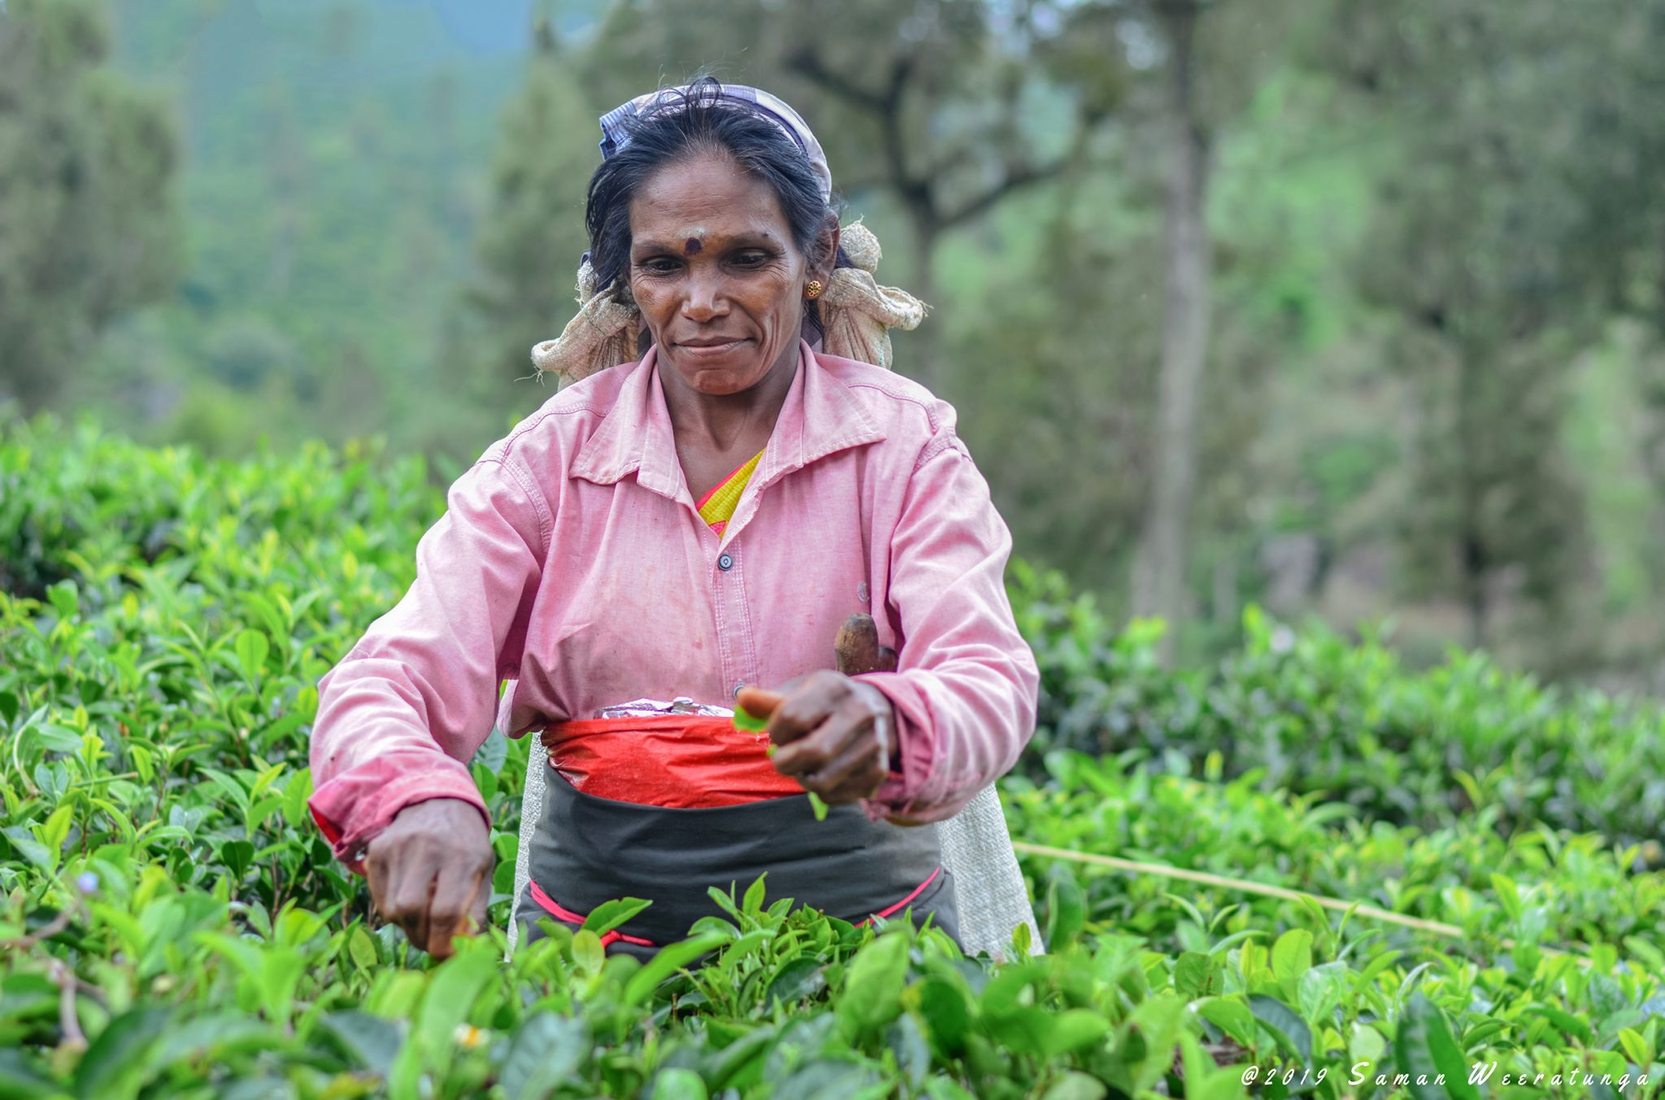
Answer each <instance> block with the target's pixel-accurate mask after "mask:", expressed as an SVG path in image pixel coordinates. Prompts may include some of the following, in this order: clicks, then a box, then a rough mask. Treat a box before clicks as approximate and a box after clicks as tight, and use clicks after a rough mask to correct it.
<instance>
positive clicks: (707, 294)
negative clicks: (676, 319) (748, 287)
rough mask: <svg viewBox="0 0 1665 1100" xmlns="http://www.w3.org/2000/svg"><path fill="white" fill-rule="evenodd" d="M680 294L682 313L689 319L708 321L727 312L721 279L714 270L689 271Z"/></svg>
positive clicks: (726, 298) (725, 296)
mask: <svg viewBox="0 0 1665 1100" xmlns="http://www.w3.org/2000/svg"><path fill="white" fill-rule="evenodd" d="M684 286H685V287H686V290H685V292H684V294H683V296H682V315H683V316H684V317H686V318H688V319H689V320H690V321H708V320H711V319H712V318H714V317H721V316H722V315H723V314H724V313H727V312H728V296H727V295H726V294H725V293H724V292H723V280H722V277H721V275H720V274H719V273H717V272H715V271H705V272H702V271H699V270H695V271H691V272H689V274H688V279H687V282H686V283H685V284H684Z"/></svg>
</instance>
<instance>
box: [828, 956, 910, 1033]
mask: <svg viewBox="0 0 1665 1100" xmlns="http://www.w3.org/2000/svg"><path fill="white" fill-rule="evenodd" d="M908 942H909V941H908V937H907V936H905V935H903V934H902V933H900V932H887V934H885V935H883V936H880V937H879V938H878V939H876V940H874V941H873V942H872V943H869V944H868V945H867V946H866V947H863V948H862V949H861V951H860V952H858V953H857V955H856V957H855V959H854V960H853V961H852V962H851V963H850V972H849V975H848V977H846V978H845V979H844V988H843V990H842V995H841V996H840V997H839V999H838V1004H837V1007H836V1008H835V1009H834V1012H835V1013H836V1015H837V1018H838V1027H839V1031H840V1033H841V1034H843V1035H844V1036H845V1037H846V1038H848V1039H852V1040H853V1039H856V1038H858V1037H860V1036H862V1035H864V1034H868V1033H871V1032H873V1031H877V1030H878V1029H880V1028H882V1027H884V1026H885V1025H886V1024H888V1023H890V1021H892V1020H894V1019H896V1017H897V1016H898V1015H899V1014H900V1013H901V1011H902V987H903V986H904V985H905V984H907V980H908Z"/></svg>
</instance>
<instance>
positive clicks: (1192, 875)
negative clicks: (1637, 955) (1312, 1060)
mask: <svg viewBox="0 0 1665 1100" xmlns="http://www.w3.org/2000/svg"><path fill="white" fill-rule="evenodd" d="M1012 848H1013V849H1014V850H1016V851H1019V852H1027V853H1029V854H1030V855H1035V856H1047V857H1048V858H1051V859H1063V860H1069V861H1071V862H1073V863H1091V864H1093V865H1095V866H1099V867H1110V868H1114V869H1115V870H1118V871H1127V872H1128V873H1130V874H1135V875H1160V876H1162V877H1163V878H1178V879H1185V880H1186V881H1188V882H1198V883H1202V884H1203V885H1204V886H1218V887H1220V888H1221V889H1223V890H1241V891H1243V892H1245V893H1249V894H1264V895H1265V896H1266V897H1269V898H1283V899H1284V900H1286V901H1310V902H1313V903H1315V904H1317V905H1321V906H1323V907H1324V908H1326V909H1334V910H1337V911H1339V912H1343V913H1356V914H1358V915H1359V916H1361V917H1370V918H1371V919H1373V920H1379V921H1386V922H1387V923H1389V924H1398V925H1403V926H1404V927H1406V928H1414V929H1416V930H1417V931H1419V932H1432V933H1434V934H1435V935H1438V936H1446V937H1449V938H1451V939H1459V940H1460V939H1463V938H1465V937H1467V935H1468V933H1467V932H1465V931H1463V930H1462V929H1461V928H1458V927H1457V926H1456V925H1455V924H1446V923H1444V922H1443V921H1436V920H1423V919H1422V918H1421V917H1407V916H1405V914H1403V913H1395V912H1393V911H1392V910H1390V909H1381V908H1378V907H1377V906H1374V905H1366V904H1364V903H1363V902H1359V901H1343V900H1341V899H1340V898H1327V897H1324V896H1323V895H1322V894H1309V893H1307V892H1305V891H1303V890H1290V889H1288V888H1287V887H1283V886H1269V885H1267V884H1266V883H1264V882H1250V881H1248V880H1247V879H1240V878H1229V877H1227V876H1225V875H1216V874H1211V873H1209V872H1207V871H1188V870H1186V869H1185V868H1183V867H1169V866H1168V865H1167V864H1165V863H1140V862H1138V861H1137V860H1131V859H1118V858H1117V857H1115V856H1101V855H1098V854H1096V853H1093V852H1076V851H1071V850H1070V849H1068V848H1049V847H1047V846H1046V845H1044V844H1031V843H1029V842H1028V841H1024V840H1014V841H1012ZM1501 942H1502V944H1503V946H1504V948H1506V949H1508V950H1513V949H1514V947H1515V941H1514V940H1503V941H1501ZM1538 950H1540V951H1542V952H1544V953H1545V954H1547V955H1566V956H1569V957H1571V958H1574V959H1577V960H1578V961H1579V962H1580V963H1582V964H1584V965H1586V966H1587V965H1589V963H1590V959H1589V957H1588V956H1586V955H1581V954H1579V953H1578V952H1576V951H1568V950H1563V949H1562V948H1558V947H1547V946H1544V945H1542V944H1540V945H1538Z"/></svg>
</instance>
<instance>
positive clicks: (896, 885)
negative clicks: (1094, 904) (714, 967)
mask: <svg viewBox="0 0 1665 1100" xmlns="http://www.w3.org/2000/svg"><path fill="white" fill-rule="evenodd" d="M602 132H603V141H602V157H603V159H602V162H601V164H600V165H599V167H598V168H597V169H596V171H595V174H594V176H593V177H592V179H591V181H590V186H589V195H588V202H587V206H586V222H587V226H588V230H589V240H590V249H589V251H588V253H586V257H585V261H584V264H583V266H582V267H581V269H580V303H581V308H580V311H579V313H578V315H577V316H576V317H575V318H574V319H573V320H572V322H571V323H570V324H569V325H568V326H567V328H566V329H565V331H564V332H563V333H562V334H561V336H560V337H559V338H558V339H554V340H549V341H545V342H544V343H541V344H539V345H538V346H537V347H535V348H534V349H533V358H534V361H535V362H537V364H538V366H539V367H540V369H546V370H550V371H553V372H556V373H558V374H559V375H560V376H561V377H562V378H563V379H564V380H565V381H566V382H567V383H568V384H567V385H566V386H565V387H564V388H563V389H562V390H561V391H560V392H558V393H557V394H556V395H555V396H553V397H552V398H550V399H549V400H548V401H547V402H545V403H544V404H543V406H542V407H541V408H540V409H539V410H538V411H537V412H536V413H534V414H533V415H531V416H530V417H528V418H527V419H526V420H524V421H522V422H521V423H520V424H519V425H517V426H516V427H515V428H514V430H513V431H511V432H510V433H509V434H508V435H507V436H506V437H505V438H503V439H501V440H499V441H498V442H497V443H496V444H494V445H493V446H492V447H490V448H489V449H488V450H487V451H486V452H485V453H484V454H483V455H482V457H481V458H480V459H479V461H478V462H477V463H475V465H474V466H473V467H472V468H471V469H470V470H468V471H467V472H466V473H465V474H463V476H462V477H460V478H459V479H458V480H457V481H456V483H455V484H454V485H452V487H451V489H450V492H449V494H448V507H447V511H446V513H445V515H444V516H443V517H442V518H441V519H440V520H439V521H438V523H436V524H435V525H434V526H433V527H432V528H431V529H430V530H429V531H428V532H427V533H426V534H425V535H424V536H423V538H422V540H421V542H420V544H419V545H418V547H417V576H416V580H415V582H414V583H413V584H412V585H411V587H410V589H409V591H408V592H407V593H406V594H405V596H404V597H403V598H402V599H401V600H400V601H399V603H398V604H397V606H395V607H394V608H393V609H392V610H390V611H389V612H388V613H387V614H385V615H384V616H382V617H381V618H380V619H378V620H376V621H375V623H373V624H372V625H371V626H370V628H369V629H368V631H367V632H366V633H365V635H364V636H363V637H362V638H361V639H360V640H359V641H358V643H357V644H356V645H354V646H353V648H352V650H351V651H350V652H349V653H348V654H347V655H346V656H345V657H344V658H343V659H342V660H341V662H340V663H339V664H338V665H337V666H336V667H335V668H333V669H332V670H331V671H330V672H329V673H328V674H327V675H326V676H325V677H324V678H323V679H322V681H320V684H319V705H318V715H317V720H316V723H315V725H314V729H313V734H312V753H311V755H312V768H313V777H314V782H315V784H316V791H315V793H314V795H313V797H312V800H311V803H310V805H311V809H312V812H313V815H314V818H315V820H316V821H317V822H318V824H319V826H320V827H321V828H322V829H323V831H324V833H325V834H326V836H327V837H328V838H329V839H330V841H331V843H332V845H333V846H334V849H335V851H336V852H337V854H338V855H339V856H340V857H341V858H342V859H343V860H344V861H346V863H347V864H348V865H349V866H350V867H352V868H353V869H355V870H362V871H364V872H365V873H366V874H367V875H368V878H369V884H370V889H371V894H372V897H373V900H374V902H375V905H376V907H377V909H378V910H379V911H380V912H381V913H382V914H383V915H384V916H385V917H387V918H388V919H390V920H393V921H396V922H397V923H399V924H400V925H402V926H403V927H404V928H405V930H406V932H407V933H408V934H409V936H410V938H411V940H412V941H413V942H414V943H416V944H417V945H418V946H423V947H426V948H427V949H429V950H430V951H434V952H436V953H440V954H445V953H448V951H449V950H450V939H451V936H452V934H453V933H455V932H458V931H464V930H466V929H467V927H468V926H469V923H470V919H472V921H473V922H475V923H476V924H483V920H484V907H485V904H486V901H487V899H488V897H489V895H490V892H491V879H492V863H493V855H492V851H491V847H490V844H489V842H488V835H489V834H488V826H487V820H488V819H487V816H486V813H487V811H486V807H485V805H484V802H483V800H482V798H481V796H480V793H479V791H478V790H477V789H476V787H475V785H474V783H473V781H472V779H471V777H470V774H469V770H468V767H467V761H468V760H469V759H470V758H471V756H472V755H473V754H474V752H475V751H476V750H477V748H478V747H479V746H480V745H481V744H482V743H483V741H484V740H485V738H486V737H487V736H488V734H489V732H490V730H491V729H492V727H493V724H494V717H495V720H496V724H497V725H499V726H500V727H501V728H503V729H504V730H505V731H507V732H509V733H510V734H511V735H514V736H519V735H522V734H524V733H527V732H528V731H537V733H538V736H539V738H540V744H539V747H538V749H537V750H536V751H535V752H534V754H533V761H534V763H533V767H532V771H531V773H530V779H531V781H532V782H531V783H530V785H529V787H530V789H531V790H532V791H534V792H535V795H534V796H531V797H528V800H527V808H528V813H527V815H526V820H525V822H524V827H523V830H522V845H521V853H520V865H519V872H520V873H519V875H518V876H517V880H518V881H517V890H516V897H515V925H516V930H518V931H519V932H520V934H521V935H531V934H536V923H537V921H538V920H539V919H549V920H556V921H567V922H569V923H577V922H579V921H581V920H582V919H583V917H584V915H585V914H586V913H588V912H589V911H590V910H591V909H592V908H593V907H594V906H596V905H598V904H600V903H601V902H603V901H605V900H608V899H610V898H615V897H622V896H627V895H628V896H635V897H641V898H647V899H651V901H652V902H653V904H652V905H651V906H650V907H649V908H648V909H647V910H645V911H644V912H643V913H641V914H640V915H638V916H637V917H635V918H633V919H632V920H630V921H629V922H627V923H626V924H625V925H624V926H623V927H621V928H620V929H618V930H617V932H616V933H613V934H611V935H610V936H609V937H608V940H609V948H608V949H609V950H611V951H630V952H633V953H636V954H638V955H641V956H646V955H651V954H652V952H653V951H654V950H656V949H657V947H658V946H660V945H662V944H664V943H666V942H670V941H672V940H675V939H677V938H681V937H682V936H683V935H685V933H686V931H687V929H688V926H689V925H690V924H691V923H692V922H693V921H694V920H695V919H697V918H698V917H700V916H702V915H705V914H708V913H714V912H717V910H716V907H715V906H714V905H713V904H712V902H711V900H710V898H709V897H708V896H707V887H708V886H711V885H717V886H720V887H722V888H725V889H726V888H727V887H728V886H729V885H730V884H738V885H739V887H740V888H742V889H743V888H744V887H745V886H746V885H747V884H749V883H750V882H751V881H753V880H754V879H755V878H756V877H757V876H758V875H760V874H763V873H765V872H766V873H767V879H766V888H767V890H768V895H769V897H770V898H771V899H774V898H779V897H783V896H791V897H794V898H796V899H797V901H798V902H799V903H800V904H806V905H813V906H815V907H816V908H819V909H822V910H825V911H827V912H829V913H832V914H834V915H837V916H840V917H843V918H846V919H849V920H852V921H862V920H870V919H872V918H873V917H875V916H880V917H894V916H896V915H897V914H899V913H902V912H905V911H910V910H911V912H912V913H913V915H914V917H915V918H916V919H917V918H923V917H924V916H925V915H927V914H929V915H930V916H931V918H932V919H933V920H934V922H935V923H936V924H937V925H938V926H939V927H941V928H942V929H943V930H944V931H946V932H948V933H949V934H950V935H954V936H957V937H959V938H960V940H961V942H962V944H964V945H966V946H967V947H968V949H971V950H996V951H998V949H999V947H1000V946H1001V945H1002V944H1003V943H1005V942H1008V941H1007V937H1009V935H1010V933H1011V931H1012V927H1013V924H1014V923H1029V924H1030V925H1031V927H1032V921H1033V918H1032V915H1031V914H1030V913H1029V910H1028V905H1027V900H1026V899H1025V897H1024V895H1023V890H1022V885H1021V880H1019V879H1018V877H1017V871H1016V867H1015V862H1014V861H1013V859H1012V856H1011V848H1010V841H1009V840H1008V839H1007V838H1006V834H1005V829H1004V820H1003V819H1002V818H1001V817H1000V815H999V807H998V801H997V800H995V798H994V793H993V790H992V787H991V785H992V783H993V781H994V780H995V779H996V778H998V777H999V776H1000V775H1002V774H1003V773H1005V772H1006V771H1007V770H1008V769H1010V768H1011V766H1012V765H1013V763H1014V762H1015V760H1016V759H1017V756H1018V754H1019V753H1020V751H1021V750H1022V749H1023V747H1024V745H1025V744H1026V743H1027V741H1028V739H1029V737H1030V736H1031V734H1032V731H1033V726H1034V717H1035V705H1036V691H1037V684H1038V675H1037V671H1036V667H1035V662H1034V658H1033V655H1032V654H1031V652H1030V650H1029V648H1028V646H1027V644H1026V643H1025V642H1024V641H1023V639H1022V637H1021V636H1020V635H1019V633H1018V631H1017V628H1016V625H1015V623H1014V621H1013V616H1012V612H1011V608H1010V605H1009V604H1008V602H1007V598H1006V593H1005V588H1004V583H1003V573H1004V568H1005V564H1006V561H1007V557H1008V554H1009V551H1010V546H1011V542H1010V536H1009V534H1008V532H1007V528H1006V526H1005V524H1004V523H1003V522H1002V520H1001V519H1000V516H999V515H998V513H997V512H996V510H995V508H994V506H993V504H992V502H991V500H990V496H989V491H988V487H987V484H986V482H985V481H984V479H983V477H982V475H981V474H980V473H979V471H978V470H977V467H976V465H975V464H974V463H973V461H972V459H971V456H970V454H969V453H968V452H967V450H966V448H965V446H964V445H963V444H962V443H961V441H960V440H959V438H958V436H957V435H956V434H955V431H954V422H955V421H954V411H953V409H952V408H951V407H950V406H949V405H948V404H946V403H945V402H943V401H942V400H940V399H938V398H936V397H934V396H933V395H932V394H931V393H929V392H928V391H927V390H926V389H925V388H924V387H922V386H920V385H918V384H916V383H914V382H912V381H909V380H907V379H905V378H903V377H900V376H898V375H896V374H893V373H891V371H890V370H889V369H887V368H888V367H889V358H890V347H889V342H888V337H887V336H886V328H887V327H890V326H896V325H902V326H907V327H911V326H912V325H913V324H917V323H918V321H919V319H920V318H921V317H922V315H923V307H922V306H921V305H920V304H919V303H918V302H917V301H915V300H914V299H912V298H911V297H909V296H908V295H906V294H905V293H903V292H901V291H898V290H895V289H893V288H888V287H881V286H879V285H878V284H877V283H876V282H875V281H874V279H873V277H872V269H873V267H874V265H875V264H876V263H877V259H878V247H877V243H876V242H875V241H874V240H873V238H872V235H871V234H870V233H869V232H868V231H867V230H866V229H865V228H863V227H861V226H860V225H855V226H849V227H844V228H843V229H841V228H840V226H839V221H838V218H837V216H836V212H835V208H834V205H833V195H832V187H831V177H830V173H829V171H828V168H827V164H826V160H825V157H824V155H823V154H822V151H821V146H820V144H819V143H818V142H817V141H816V139H815V136H814V134H813V133H812V132H811V131H810V130H809V128H808V126H807V125H805V124H804V122H803V120H802V119H801V118H800V117H799V116H798V115H797V114H796V112H794V111H793V110H792V109H791V108H790V107H788V106H787V105H786V104H784V103H782V102H781V101H779V100H778V99H775V98H774V97H772V96H769V95H768V94H766V93H763V92H761V91H758V90H756V89H752V88H747V87H744V86H735V85H721V84H718V83H717V82H716V81H714V80H709V79H707V80H704V81H701V82H699V83H696V84H693V85H689V86H687V87H683V88H674V89H666V90H662V91H660V92H655V93H650V94H647V95H644V96H641V97H638V98H637V99H635V100H632V101H631V102H630V103H627V104H625V105H623V106H622V107H620V108H619V109H617V110H615V111H613V112H610V113H609V114H608V115H606V116H604V117H603V119H602ZM858 616H865V617H866V618H862V617H858ZM869 619H870V621H871V624H872V625H871V635H872V636H870V637H866V638H861V637H860V636H859V631H858V632H857V633H856V634H854V635H852V634H850V633H849V632H846V635H845V637H844V639H843V641H842V643H841V647H840V649H839V651H838V653H837V655H836V656H835V648H834V641H835V638H837V637H838V636H839V632H840V629H841V627H844V626H845V625H846V624H863V625H864V624H866V623H868V622H869ZM503 681H508V682H509V683H508V685H507V690H506V691H503V692H502V693H501V696H500V685H501V684H502V682H503ZM737 699H738V700H739V701H740V702H741V703H743V704H745V705H746V708H747V709H748V710H756V711H760V712H763V713H765V714H767V715H768V716H769V723H768V729H767V736H766V737H765V736H760V735H758V734H751V733H747V732H745V731H740V730H737V729H735V728H734V726H733V725H732V724H731V722H730V720H729V718H728V717H726V716H725V715H726V714H727V710H726V708H728V707H732V706H733V705H734V704H735V702H736V700H737ZM770 743H772V744H773V746H774V749H775V751H774V755H773V757H772V758H771V757H770V756H769V754H768V749H769V745H770ZM806 791H809V792H814V793H815V794H817V795H819V796H820V798H821V799H823V800H824V801H825V802H826V803H827V804H828V805H829V806H830V813H828V815H827V817H826V820H824V821H822V820H817V818H816V816H815V815H814V813H813V812H812V808H811V805H810V801H809V799H808V797H807V795H806V794H805V792H806ZM974 798H975V800H976V801H975V806H978V807H981V815H980V816H976V815H972V814H970V813H968V812H962V811H964V809H965V807H966V806H967V805H968V803H972V802H973V800H974ZM991 814H992V817H991V816H990V815H991ZM974 818H975V820H974ZM939 822H944V823H946V824H943V825H938V824H936V823H939ZM991 838H992V839H991ZM1014 883H1015V885H1014ZM1014 891H1015V898H1014V896H1013V895H1014ZM968 906H970V907H976V908H978V911H977V913H976V914H975V916H976V920H975V921H974V922H970V923H974V924H975V925H976V928H975V929H974V930H973V931H974V934H971V935H968V929H967V927H966V926H967V924H968V920H967V917H968V913H967V912H966V910H967V908H968Z"/></svg>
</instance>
